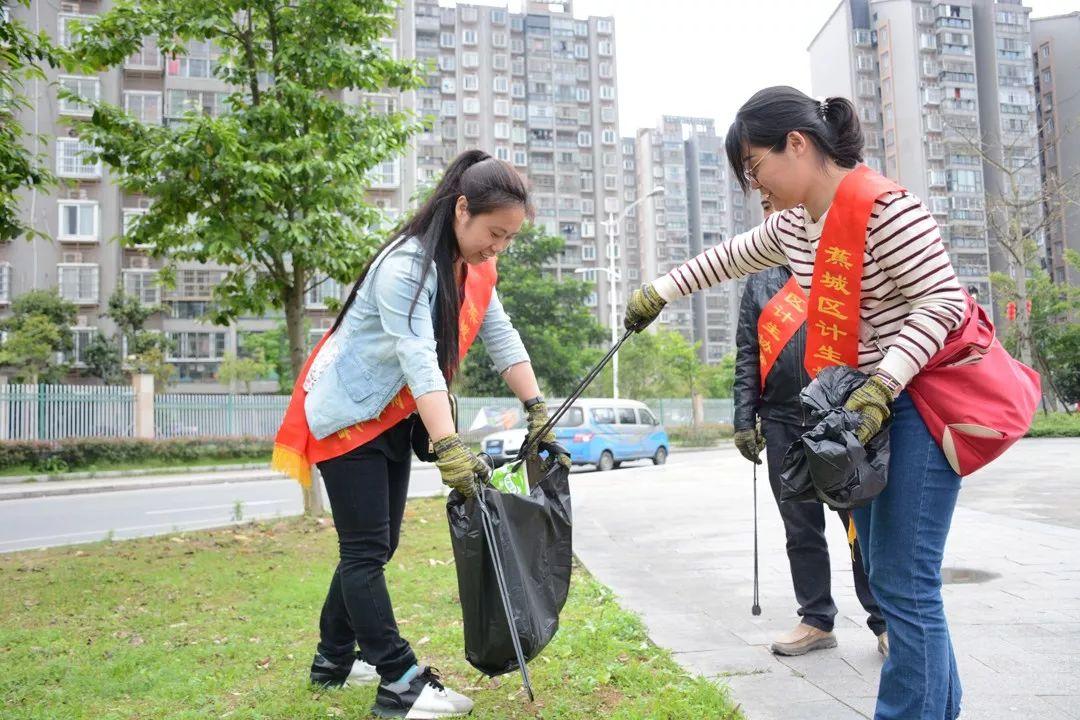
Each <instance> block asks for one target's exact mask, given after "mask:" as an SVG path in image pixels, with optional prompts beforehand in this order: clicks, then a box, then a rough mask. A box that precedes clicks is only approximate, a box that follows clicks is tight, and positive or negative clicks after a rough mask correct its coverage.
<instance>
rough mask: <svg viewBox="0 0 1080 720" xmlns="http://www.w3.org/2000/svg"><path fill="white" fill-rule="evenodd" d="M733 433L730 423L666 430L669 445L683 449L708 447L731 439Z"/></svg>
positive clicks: (669, 428)
mask: <svg viewBox="0 0 1080 720" xmlns="http://www.w3.org/2000/svg"><path fill="white" fill-rule="evenodd" d="M734 433H735V429H734V428H733V427H732V426H731V424H730V423H704V424H702V425H698V426H696V427H694V426H693V425H680V426H677V427H668V428H667V434H668V437H669V438H670V439H671V444H672V445H682V446H685V447H710V446H712V445H715V444H716V443H717V442H718V441H719V440H721V439H723V438H729V437H731V436H732V435H733V434H734Z"/></svg>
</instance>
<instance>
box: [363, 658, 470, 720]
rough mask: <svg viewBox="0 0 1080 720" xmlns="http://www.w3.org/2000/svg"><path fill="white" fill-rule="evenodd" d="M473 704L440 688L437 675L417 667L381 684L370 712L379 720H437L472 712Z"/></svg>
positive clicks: (463, 697)
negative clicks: (396, 719)
mask: <svg viewBox="0 0 1080 720" xmlns="http://www.w3.org/2000/svg"><path fill="white" fill-rule="evenodd" d="M472 709H473V701H472V700H470V699H469V698H467V697H465V696H464V695H462V694H461V693H456V692H454V691H453V690H450V689H448V688H446V687H444V686H443V684H442V682H441V681H440V680H439V673H438V671H437V670H433V669H432V668H429V667H427V666H416V667H414V668H413V669H412V670H411V671H410V672H408V673H406V674H405V677H403V678H402V679H401V680H398V681H397V682H393V683H390V682H387V681H385V680H383V681H382V682H381V683H379V691H378V693H377V694H376V695H375V704H374V705H373V706H372V707H371V712H372V714H374V715H375V716H376V717H381V718H406V719H407V720H436V718H446V717H460V716H462V715H468V714H469V713H470V712H472Z"/></svg>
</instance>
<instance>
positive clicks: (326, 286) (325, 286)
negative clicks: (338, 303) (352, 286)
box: [304, 276, 345, 310]
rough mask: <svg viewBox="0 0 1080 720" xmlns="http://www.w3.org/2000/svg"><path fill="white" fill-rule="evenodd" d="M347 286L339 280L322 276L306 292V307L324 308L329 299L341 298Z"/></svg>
mask: <svg viewBox="0 0 1080 720" xmlns="http://www.w3.org/2000/svg"><path fill="white" fill-rule="evenodd" d="M344 290H345V288H344V287H343V286H342V284H341V283H339V282H338V281H337V280H334V279H332V278H329V277H326V276H322V277H320V278H318V279H317V281H316V282H313V283H312V284H311V287H310V288H308V291H307V292H306V293H304V307H306V308H308V309H315V310H318V309H324V308H326V306H327V305H326V301H327V300H328V299H333V300H341V297H342V295H344Z"/></svg>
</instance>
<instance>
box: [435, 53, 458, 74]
mask: <svg viewBox="0 0 1080 720" xmlns="http://www.w3.org/2000/svg"><path fill="white" fill-rule="evenodd" d="M439 69H440V70H442V71H443V72H454V70H456V69H457V58H455V57H454V56H453V55H440V56H439Z"/></svg>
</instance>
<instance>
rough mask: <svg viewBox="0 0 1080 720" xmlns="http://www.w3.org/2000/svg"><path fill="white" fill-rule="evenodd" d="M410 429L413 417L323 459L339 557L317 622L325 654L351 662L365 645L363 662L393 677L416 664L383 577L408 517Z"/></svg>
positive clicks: (334, 660)
mask: <svg viewBox="0 0 1080 720" xmlns="http://www.w3.org/2000/svg"><path fill="white" fill-rule="evenodd" d="M411 428H412V420H411V419H409V420H405V421H402V422H401V423H399V424H398V425H395V426H394V427H393V428H391V429H390V430H388V431H386V432H385V433H383V434H382V435H380V436H379V437H377V438H375V439H374V440H372V441H371V442H369V443H367V444H366V445H361V446H360V447H358V448H356V449H355V450H352V451H351V452H348V453H346V454H345V455H342V456H340V457H336V458H333V459H331V460H327V461H325V462H321V463H319V471H320V472H321V473H322V477H323V482H324V483H325V484H326V494H327V495H328V496H329V497H330V509H331V510H332V511H333V514H334V525H335V527H336V528H337V534H338V550H339V555H340V560H339V562H338V566H337V569H336V570H335V571H334V577H333V580H331V581H330V590H329V592H328V593H327V594H326V601H325V602H324V603H323V609H322V617H321V618H320V620H319V632H320V639H319V652H320V653H321V654H322V655H323V657H325V658H326V659H327V660H330V661H331V662H334V663H336V664H339V665H348V666H350V667H351V666H352V663H353V660H354V659H355V658H356V647H357V646H359V648H360V656H361V657H362V658H363V659H364V661H365V662H368V663H370V664H372V665H374V666H375V668H376V670H378V672H379V675H380V676H382V677H383V678H386V679H388V680H391V681H393V680H397V679H398V678H400V677H401V676H402V675H403V674H404V673H405V671H406V670H408V669H409V668H410V667H412V666H413V664H415V663H416V656H415V655H414V654H413V651H412V648H411V647H409V643H408V642H406V641H405V640H404V639H403V638H402V637H401V635H400V634H399V633H398V627H397V622H396V621H395V620H394V608H393V606H392V605H391V604H390V593H389V592H388V591H387V588H386V579H385V578H384V576H383V567H384V566H385V565H386V564H387V563H388V562H390V558H391V557H393V555H394V551H395V550H396V549H397V545H398V538H399V536H400V534H401V520H402V518H403V517H404V515H405V500H406V496H407V495H408V492H409V470H410V468H411V466H412V456H411V454H410V448H409V432H410V430H411Z"/></svg>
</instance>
